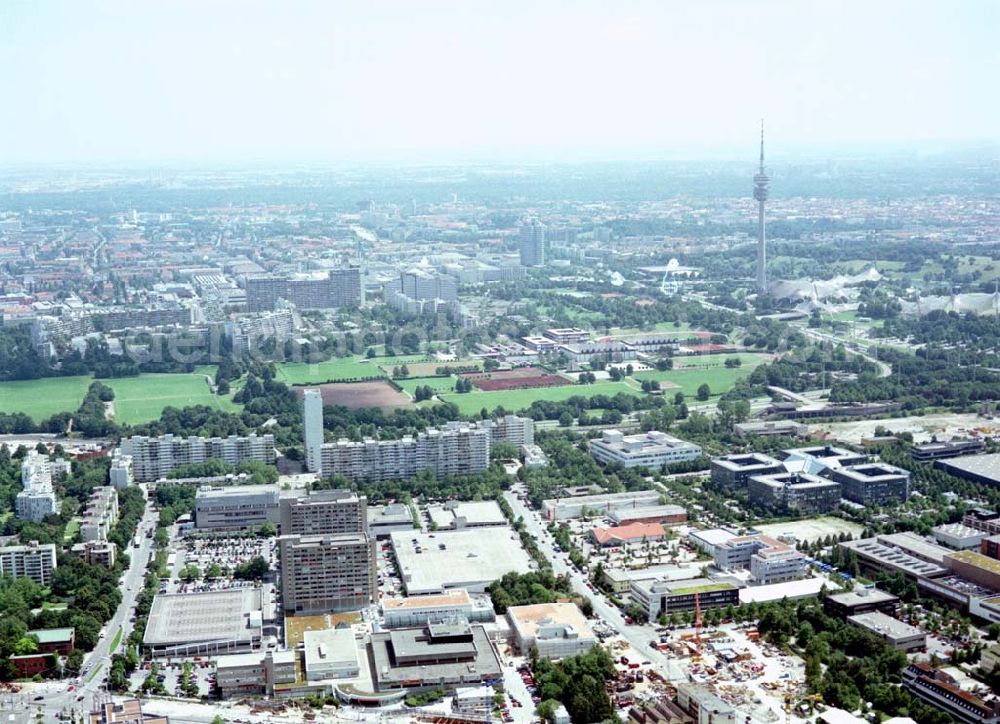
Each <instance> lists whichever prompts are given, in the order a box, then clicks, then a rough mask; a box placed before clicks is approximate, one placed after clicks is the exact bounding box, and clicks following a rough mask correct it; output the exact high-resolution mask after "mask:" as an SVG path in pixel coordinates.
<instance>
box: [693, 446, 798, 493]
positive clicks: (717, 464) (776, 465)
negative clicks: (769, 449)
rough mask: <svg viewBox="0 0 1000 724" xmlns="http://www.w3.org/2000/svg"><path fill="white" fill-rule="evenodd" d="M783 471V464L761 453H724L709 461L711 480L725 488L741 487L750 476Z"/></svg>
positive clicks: (776, 473) (747, 481)
mask: <svg viewBox="0 0 1000 724" xmlns="http://www.w3.org/2000/svg"><path fill="white" fill-rule="evenodd" d="M784 472H785V466H784V465H782V464H781V463H780V462H779V461H778V460H775V459H774V458H772V457H771V456H770V455H764V454H763V453H745V454H740V455H725V456H723V457H719V458H713V459H712V463H711V476H712V482H713V483H715V484H716V485H719V486H723V487H726V488H743V487H745V486H746V485H747V484H748V483H749V481H750V478H751V477H754V476H757V475H778V474H780V473H784Z"/></svg>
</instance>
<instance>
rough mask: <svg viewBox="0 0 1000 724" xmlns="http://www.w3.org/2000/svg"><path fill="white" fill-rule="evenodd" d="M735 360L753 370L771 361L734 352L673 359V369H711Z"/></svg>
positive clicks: (766, 357)
mask: <svg viewBox="0 0 1000 724" xmlns="http://www.w3.org/2000/svg"><path fill="white" fill-rule="evenodd" d="M733 358H737V359H739V361H740V362H741V363H742V365H743V367H749V368H751V369H752V368H754V367H756V366H757V365H759V364H764V363H765V362H767V361H769V360H770V359H771V355H767V354H760V353H758V352H735V353H733V354H703V355H692V356H690V357H683V356H682V357H674V369H685V370H686V369H695V368H700V369H711V368H716V367H723V368H725V366H726V360H727V359H733Z"/></svg>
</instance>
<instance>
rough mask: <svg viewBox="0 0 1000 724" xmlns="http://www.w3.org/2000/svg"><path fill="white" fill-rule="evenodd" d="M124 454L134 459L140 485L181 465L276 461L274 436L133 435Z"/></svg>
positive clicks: (163, 475) (123, 449)
mask: <svg viewBox="0 0 1000 724" xmlns="http://www.w3.org/2000/svg"><path fill="white" fill-rule="evenodd" d="M121 451H122V454H123V455H128V456H129V457H131V458H132V469H133V472H134V474H135V479H136V480H138V481H140V482H154V481H156V480H159V479H160V478H163V477H166V476H167V475H168V474H169V473H170V471H171V470H173V469H174V468H177V467H180V466H181V465H187V464H189V463H203V462H205V461H206V460H221V461H222V462H225V463H229V464H230V465H236V464H238V463H241V462H243V461H244V460H257V461H259V462H262V463H267V464H268V465H274V461H275V452H274V435H255V434H251V435H247V436H245V437H240V436H237V435H230V436H229V437H226V438H221V437H212V438H208V437H196V436H193V435H192V436H191V437H175V436H173V435H160V436H159V437H146V436H145V435H133V436H132V437H130V438H126V439H124V440H122V442H121Z"/></svg>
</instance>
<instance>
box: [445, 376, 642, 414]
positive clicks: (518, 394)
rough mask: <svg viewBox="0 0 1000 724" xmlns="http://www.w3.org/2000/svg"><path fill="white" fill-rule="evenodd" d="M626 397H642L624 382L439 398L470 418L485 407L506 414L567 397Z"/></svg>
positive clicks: (638, 391) (476, 392) (453, 395)
mask: <svg viewBox="0 0 1000 724" xmlns="http://www.w3.org/2000/svg"><path fill="white" fill-rule="evenodd" d="M620 392H622V393H625V394H627V395H635V396H640V395H642V394H643V393H642V391H641V390H637V389H635V388H634V387H632V386H631V385H630V384H627V383H625V382H596V383H594V384H592V385H564V386H562V387H533V388H530V389H524V390H503V391H499V392H479V391H474V392H466V393H455V394H450V395H440V397H441V399H442V400H444V401H445V402H452V403H454V404H456V405H458V409H459V411H460V412H461V413H462V414H463V415H471V414H473V413H476V412H479V411H480V410H481V409H483V408H484V407H485V408H486V409H487V410H493V409H494V408H496V407H501V406H502V407H503V408H504V409H506V410H510V411H515V412H516V411H518V410H524V409H526V408H528V407H530V406H531V403H532V402H534V401H535V400H548V401H550V402H562V401H564V400H568V399H569V398H570V397H575V396H581V397H588V398H589V397H594V396H596V395H608V396H611V397H613V396H614V395H617V394H618V393H620Z"/></svg>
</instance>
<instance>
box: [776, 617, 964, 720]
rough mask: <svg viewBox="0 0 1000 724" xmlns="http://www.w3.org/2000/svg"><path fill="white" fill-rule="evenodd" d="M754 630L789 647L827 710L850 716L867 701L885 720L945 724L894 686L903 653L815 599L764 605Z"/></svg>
mask: <svg viewBox="0 0 1000 724" xmlns="http://www.w3.org/2000/svg"><path fill="white" fill-rule="evenodd" d="M757 628H758V630H759V631H760V633H761V635H762V636H764V637H765V638H766V639H767V640H769V641H770V642H772V643H774V644H776V645H778V646H786V645H794V648H795V649H797V650H798V652H799V653H800V654H801V655H802V657H803V658H804V659H805V662H806V670H805V678H806V684H807V685H808V686H809V689H810V691H812V692H814V693H818V694H819V695H820V696H822V697H823V701H824V702H825V703H826V704H827V705H830V706H837V707H840V708H842V709H846V710H848V711H853V710H855V709H858V708H859V707H860V706H861V705H862V704H863V703H864V702H870V703H871V705H872V706H873V707H874V709H875V710H876V711H878V712H881V713H883V714H885V715H887V716H909V717H912V718H913V719H916V720H917V721H920V722H927V723H928V724H946V723H947V722H950V721H951V718H950V717H949V716H948V715H947V714H945V713H944V712H942V711H940V710H939V709H935V708H934V707H931V706H928V705H926V704H923V703H922V702H921V701H920V700H918V699H916V698H915V697H913V696H912V695H910V694H909V693H908V692H906V691H905V690H904V689H903V688H902V687H901V686H900V685H899V684H900V680H901V672H902V670H903V668H904V667H905V666H906V655H905V654H903V653H902V652H900V651H896V650H895V649H893V648H892V647H891V646H890V645H889V644H887V643H886V642H885V641H883V640H882V639H881V638H879V637H878V636H875V635H874V634H871V633H869V632H868V631H865V630H864V629H860V628H858V627H856V626H852V625H851V624H849V623H848V622H846V621H843V620H841V619H839V618H834V617H832V616H828V615H827V614H826V613H825V612H824V611H823V606H822V603H821V602H820V601H818V600H802V601H799V602H796V603H791V602H788V601H783V602H781V603H776V604H770V605H767V606H764V607H763V608H762V610H761V613H760V620H759V621H758V626H757Z"/></svg>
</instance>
